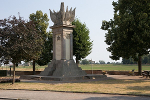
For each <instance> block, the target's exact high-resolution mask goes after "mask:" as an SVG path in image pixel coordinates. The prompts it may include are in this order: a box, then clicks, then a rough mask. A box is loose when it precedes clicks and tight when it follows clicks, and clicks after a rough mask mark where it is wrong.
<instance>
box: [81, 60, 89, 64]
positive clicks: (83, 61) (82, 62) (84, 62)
mask: <svg viewBox="0 0 150 100" xmlns="http://www.w3.org/2000/svg"><path fill="white" fill-rule="evenodd" d="M81 64H83V65H85V64H89V61H88V60H87V59H83V60H82V61H81Z"/></svg>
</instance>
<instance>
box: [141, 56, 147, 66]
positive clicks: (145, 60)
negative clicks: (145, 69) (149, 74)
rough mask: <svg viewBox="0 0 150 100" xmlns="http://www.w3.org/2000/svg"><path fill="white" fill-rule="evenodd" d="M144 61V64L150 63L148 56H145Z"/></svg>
mask: <svg viewBox="0 0 150 100" xmlns="http://www.w3.org/2000/svg"><path fill="white" fill-rule="evenodd" d="M142 63H143V64H147V63H148V56H144V57H143V59H142Z"/></svg>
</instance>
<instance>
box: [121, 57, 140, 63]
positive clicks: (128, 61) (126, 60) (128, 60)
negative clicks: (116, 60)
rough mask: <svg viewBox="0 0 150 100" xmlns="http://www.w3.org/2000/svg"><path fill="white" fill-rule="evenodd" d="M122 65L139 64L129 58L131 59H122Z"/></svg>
mask: <svg viewBox="0 0 150 100" xmlns="http://www.w3.org/2000/svg"><path fill="white" fill-rule="evenodd" d="M122 63H123V64H137V62H136V61H134V59H133V58H131V57H130V58H129V59H124V58H123V59H122Z"/></svg>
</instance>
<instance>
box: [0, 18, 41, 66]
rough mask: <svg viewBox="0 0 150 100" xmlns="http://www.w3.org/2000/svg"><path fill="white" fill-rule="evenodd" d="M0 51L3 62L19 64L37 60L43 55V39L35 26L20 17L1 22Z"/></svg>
mask: <svg viewBox="0 0 150 100" xmlns="http://www.w3.org/2000/svg"><path fill="white" fill-rule="evenodd" d="M0 37H1V38H0V39H1V45H0V49H1V50H0V51H1V55H0V57H1V58H2V60H3V61H5V60H10V61H11V62H13V63H14V64H15V63H19V62H21V61H22V60H28V61H29V60H31V59H37V58H38V57H39V55H40V54H41V50H42V46H43V39H42V38H41V35H40V34H38V31H37V30H36V28H35V24H34V23H33V22H32V21H30V22H27V21H25V20H23V19H22V18H21V17H20V16H19V19H17V18H16V17H15V16H13V17H9V18H8V19H3V20H1V21H0Z"/></svg>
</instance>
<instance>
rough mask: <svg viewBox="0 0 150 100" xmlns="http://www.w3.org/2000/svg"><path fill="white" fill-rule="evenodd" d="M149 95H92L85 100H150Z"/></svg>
mask: <svg viewBox="0 0 150 100" xmlns="http://www.w3.org/2000/svg"><path fill="white" fill-rule="evenodd" d="M149 99H150V98H149V97H139V96H137V97H135V96H134V97H132V96H115V95H114V96H109V95H108V96H104V97H90V98H86V99H83V100H149Z"/></svg>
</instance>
